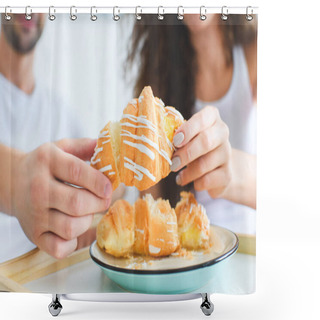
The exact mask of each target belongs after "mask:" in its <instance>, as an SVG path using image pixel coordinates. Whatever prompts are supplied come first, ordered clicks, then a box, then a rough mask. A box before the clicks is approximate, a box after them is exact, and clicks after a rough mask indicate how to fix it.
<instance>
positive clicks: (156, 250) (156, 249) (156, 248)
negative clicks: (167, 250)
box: [149, 244, 161, 254]
mask: <svg viewBox="0 0 320 320" xmlns="http://www.w3.org/2000/svg"><path fill="white" fill-rule="evenodd" d="M160 251H161V248H158V247H155V246H153V245H152V244H149V252H150V253H153V254H157V253H159V252H160Z"/></svg>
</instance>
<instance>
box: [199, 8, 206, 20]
mask: <svg viewBox="0 0 320 320" xmlns="http://www.w3.org/2000/svg"><path fill="white" fill-rule="evenodd" d="M206 14H207V8H206V7H205V6H201V7H200V20H201V21H204V20H206V19H207V16H206Z"/></svg>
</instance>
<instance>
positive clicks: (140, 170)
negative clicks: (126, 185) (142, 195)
mask: <svg viewBox="0 0 320 320" xmlns="http://www.w3.org/2000/svg"><path fill="white" fill-rule="evenodd" d="M124 160H125V161H127V162H125V163H124V167H125V168H127V169H129V170H131V171H133V172H134V173H135V174H136V175H135V176H134V177H135V178H136V179H137V180H138V181H141V180H142V178H143V174H145V175H146V176H147V177H148V178H149V179H151V180H152V181H153V182H154V181H156V178H155V176H153V175H152V174H151V173H150V171H149V170H148V169H146V168H145V167H143V166H140V165H138V164H136V163H135V162H133V161H132V160H130V159H129V158H127V157H124Z"/></svg>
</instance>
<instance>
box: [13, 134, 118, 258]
mask: <svg viewBox="0 0 320 320" xmlns="http://www.w3.org/2000/svg"><path fill="white" fill-rule="evenodd" d="M95 145H96V141H95V140H91V139H64V140H60V141H58V142H56V143H46V144H43V145H41V146H40V147H39V148H37V149H35V150H34V151H32V152H30V153H26V154H18V155H16V156H15V157H13V159H12V161H13V174H12V185H11V203H12V206H11V211H12V212H10V213H11V214H13V215H14V216H16V217H17V218H18V220H19V222H20V224H21V226H22V228H23V230H24V232H25V233H26V235H27V236H28V238H29V239H30V240H31V241H32V242H33V243H35V244H36V245H37V246H38V247H39V248H40V249H42V250H44V251H46V252H47V253H49V254H50V255H52V256H53V257H55V258H64V257H66V256H68V255H69V254H70V253H72V252H73V251H74V250H76V249H77V248H78V239H77V238H78V237H79V236H80V235H83V234H84V233H85V232H86V231H87V230H88V229H89V227H90V225H91V223H92V219H93V213H95V212H101V211H104V210H106V209H107V208H108V207H109V205H110V202H111V196H112V185H111V183H110V181H109V179H108V178H107V177H106V176H105V175H104V174H102V173H101V172H99V171H98V170H95V169H94V168H92V167H90V166H89V165H88V164H87V163H86V162H85V161H86V160H89V159H90V157H91V156H92V154H93V151H94V147H95ZM71 184H72V185H76V186H79V187H80V188H78V187H75V186H72V185H71Z"/></svg>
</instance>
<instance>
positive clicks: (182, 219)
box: [97, 192, 210, 257]
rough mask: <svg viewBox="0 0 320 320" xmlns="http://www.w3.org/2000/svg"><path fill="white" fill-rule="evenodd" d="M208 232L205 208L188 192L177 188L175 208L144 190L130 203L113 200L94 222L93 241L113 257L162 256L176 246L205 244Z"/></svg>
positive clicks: (169, 252) (189, 247)
mask: <svg viewBox="0 0 320 320" xmlns="http://www.w3.org/2000/svg"><path fill="white" fill-rule="evenodd" d="M209 232H210V226H209V220H208V217H207V215H206V212H205V210H204V208H203V206H202V205H200V204H198V203H197V201H196V200H195V198H194V195H193V194H192V193H190V192H181V200H180V201H179V202H178V203H177V206H176V208H175V209H173V208H171V206H170V204H169V201H168V200H163V199H161V198H160V199H158V200H154V199H153V197H152V196H151V195H150V194H147V195H145V196H144V197H143V198H142V199H138V200H137V201H136V202H135V204H134V205H130V204H129V203H128V202H127V201H126V200H117V201H116V202H115V203H114V204H113V205H112V206H111V207H110V209H109V211H108V212H107V214H106V215H105V216H104V217H103V218H102V219H101V221H100V223H99V224H98V227H97V242H98V245H99V247H100V248H101V249H104V250H105V251H106V252H107V253H109V254H111V255H113V256H115V257H128V256H130V255H131V254H133V253H135V254H141V255H149V256H153V257H163V256H168V255H170V254H171V253H173V252H175V251H176V250H177V249H179V248H186V249H190V250H193V249H194V250H197V249H206V248H208V247H209V236H210V233H209Z"/></svg>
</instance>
